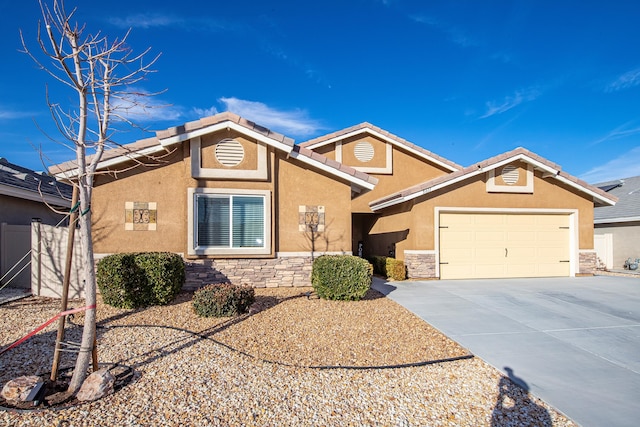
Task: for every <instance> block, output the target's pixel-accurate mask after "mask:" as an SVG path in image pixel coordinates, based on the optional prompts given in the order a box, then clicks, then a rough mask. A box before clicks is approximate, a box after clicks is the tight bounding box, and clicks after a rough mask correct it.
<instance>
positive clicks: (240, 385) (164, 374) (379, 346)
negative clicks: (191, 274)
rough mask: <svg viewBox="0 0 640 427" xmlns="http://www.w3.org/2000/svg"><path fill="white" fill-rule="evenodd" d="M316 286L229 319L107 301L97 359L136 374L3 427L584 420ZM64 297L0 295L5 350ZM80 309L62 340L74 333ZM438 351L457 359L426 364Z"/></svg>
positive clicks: (35, 360)
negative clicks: (326, 296) (106, 391)
mask: <svg viewBox="0 0 640 427" xmlns="http://www.w3.org/2000/svg"><path fill="white" fill-rule="evenodd" d="M310 291H311V289H310V288H308V289H307V288H276V289H257V290H256V304H255V305H254V306H253V307H252V309H251V312H250V313H249V314H248V315H244V316H241V317H237V318H222V319H211V318H200V317H198V316H196V315H195V314H194V313H193V311H192V309H191V304H190V302H191V296H192V294H189V293H182V294H180V295H179V297H178V298H177V299H176V301H174V303H172V304H171V305H169V306H165V307H151V308H147V309H141V310H120V309H115V308H112V307H109V306H105V305H103V304H101V303H99V304H98V319H99V324H98V354H99V359H100V361H101V362H119V363H121V364H124V365H128V366H130V367H132V368H134V370H135V379H134V381H133V382H132V383H130V384H128V385H127V386H125V387H124V388H123V389H121V390H119V391H118V392H116V393H114V394H112V395H110V396H107V397H105V398H102V399H100V400H98V401H95V402H92V403H85V404H81V405H78V406H75V407H72V408H67V409H44V410H39V411H29V412H18V411H15V410H3V411H1V412H0V425H7V426H43V425H44V426H551V425H553V426H576V424H574V423H573V422H572V421H571V420H569V419H567V418H566V417H564V416H563V415H562V414H560V413H559V412H557V411H556V410H554V409H553V408H552V407H550V406H548V405H547V404H545V403H544V402H542V401H540V400H539V399H536V398H535V397H533V396H530V395H528V394H527V393H526V392H524V391H523V390H521V389H520V388H518V387H517V386H515V385H513V384H512V383H511V382H510V381H509V380H508V379H507V378H505V377H503V376H502V375H501V374H500V373H499V372H498V371H497V370H495V369H494V368H492V367H491V366H489V365H487V364H486V363H485V362H483V361H482V360H480V359H479V358H475V357H471V358H465V356H469V353H468V351H467V350H466V349H464V348H462V347H460V346H459V345H457V344H456V343H455V342H453V341H451V340H449V339H448V338H447V337H445V336H443V335H442V334H441V333H439V332H438V331H437V330H435V329H434V328H432V327H431V326H430V325H428V324H427V323H425V322H423V321H422V320H421V319H419V318H417V317H416V316H414V315H413V314H412V313H410V312H408V311H407V310H405V309H404V308H402V307H401V306H399V305H397V304H396V303H395V302H393V301H391V300H389V299H387V298H384V297H383V296H382V295H380V294H378V293H377V292H375V291H370V292H369V294H368V295H367V298H366V299H365V300H363V301H358V302H342V301H325V300H320V299H317V298H316V297H314V296H313V295H311V296H310V297H309V296H308V295H309V293H310ZM58 305H59V302H58V301H55V300H49V299H45V298H37V297H31V298H27V299H23V300H20V301H14V302H11V303H8V304H5V305H2V306H0V317H1V318H2V320H3V322H2V326H0V348H4V347H5V346H6V345H8V344H10V343H12V342H13V341H15V340H16V339H18V338H20V337H22V336H23V335H24V334H26V333H27V332H29V331H30V330H32V329H33V328H35V327H36V326H38V325H39V324H41V323H43V322H44V321H46V320H47V319H49V318H51V317H53V316H54V315H55V314H56V313H57V312H58V309H59V307H58ZM81 305H83V302H82V301H74V302H73V303H72V304H70V306H72V307H75V306H81ZM82 320H83V319H82V316H78V315H76V317H75V318H74V319H72V321H71V322H69V324H68V327H67V339H69V340H71V341H74V340H75V341H79V337H80V328H79V327H77V326H74V324H82ZM55 330H56V324H55V323H54V324H53V325H51V326H50V327H48V328H46V329H45V330H43V331H41V332H40V333H39V334H38V335H37V336H35V337H33V338H32V339H30V340H29V341H27V342H25V343H24V344H22V345H21V346H20V347H19V348H17V349H13V350H10V351H9V352H7V353H5V354H3V355H2V356H0V385H3V384H5V383H6V382H7V381H9V380H10V379H12V378H15V377H17V376H20V375H31V374H36V375H40V374H43V373H46V372H48V371H50V368H51V366H50V365H51V358H52V353H53V344H54V341H55ZM443 359H457V360H454V361H448V362H441V363H429V362H432V361H438V360H443ZM62 364H63V366H64V365H65V364H66V365H71V360H70V359H69V356H68V355H65V357H64V358H63V361H62Z"/></svg>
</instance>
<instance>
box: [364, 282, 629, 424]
mask: <svg viewBox="0 0 640 427" xmlns="http://www.w3.org/2000/svg"><path fill="white" fill-rule="evenodd" d="M374 288H375V289H377V290H378V291H380V292H382V293H384V294H385V295H387V296H388V297H389V298H391V299H393V300H394V301H396V302H398V303H399V304H401V305H403V306H404V307H406V308H407V309H409V310H410V311H412V312H413V313H415V314H417V315H418V316H420V317H421V318H423V319H424V320H425V321H427V322H428V323H429V324H431V325H432V326H434V327H436V328H437V329H439V330H440V331H442V332H443V333H445V334H446V335H447V336H449V337H450V338H452V339H453V340H455V341H457V342H458V343H460V344H461V345H462V346H464V347H466V348H467V349H469V350H470V351H471V352H472V353H473V354H475V355H476V356H478V357H480V358H482V359H483V360H485V361H486V362H488V363H489V364H491V365H493V366H494V367H496V368H498V369H500V370H501V371H502V372H503V373H505V374H506V373H507V369H506V368H508V369H509V370H512V372H513V374H514V375H515V376H516V377H518V378H519V379H520V380H519V381H520V382H521V383H522V385H524V386H526V387H528V389H529V391H530V392H531V393H533V394H534V395H536V396H538V397H540V398H541V399H543V400H544V401H546V402H547V403H549V404H551V405H553V406H554V407H555V408H557V409H558V410H560V411H561V412H563V413H564V414H566V415H567V416H568V417H570V418H571V419H573V420H574V421H576V422H577V423H579V424H581V425H583V426H584V427H592V426H593V427H596V426H637V425H638V423H640V279H638V278H628V277H609V276H595V277H576V278H545V279H501V280H473V281H472V280H455V281H454V280H449V281H424V282H409V281H407V282H385V281H383V280H381V279H375V280H374Z"/></svg>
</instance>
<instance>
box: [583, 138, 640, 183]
mask: <svg viewBox="0 0 640 427" xmlns="http://www.w3.org/2000/svg"><path fill="white" fill-rule="evenodd" d="M639 175H640V147H636V148H634V149H632V150H630V151H627V152H626V153H623V154H621V155H620V156H618V157H616V158H615V159H612V160H609V161H608V162H607V163H605V164H603V165H602V166H597V167H595V168H593V169H591V170H589V171H587V172H585V173H584V174H582V175H580V179H582V180H584V181H586V182H588V183H590V184H597V183H599V182H607V181H613V180H616V179H622V178H629V177H632V176H639Z"/></svg>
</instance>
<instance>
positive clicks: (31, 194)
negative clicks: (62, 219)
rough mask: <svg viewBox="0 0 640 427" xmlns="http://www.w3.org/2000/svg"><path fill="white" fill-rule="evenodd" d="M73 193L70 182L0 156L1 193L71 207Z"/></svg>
mask: <svg viewBox="0 0 640 427" xmlns="http://www.w3.org/2000/svg"><path fill="white" fill-rule="evenodd" d="M72 193H73V187H72V186H71V185H69V184H65V183H63V182H59V181H57V180H56V179H55V178H53V177H51V176H49V175H46V174H44V173H39V172H35V171H33V170H31V169H27V168H24V167H22V166H18V165H16V164H13V163H9V161H8V160H7V159H5V158H0V195H4V196H11V197H16V198H19V199H24V200H31V201H35V202H41V203H42V202H43V201H44V202H47V203H49V204H52V205H56V206H65V207H70V206H71V195H72Z"/></svg>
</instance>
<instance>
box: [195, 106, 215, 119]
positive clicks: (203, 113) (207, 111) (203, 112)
mask: <svg viewBox="0 0 640 427" xmlns="http://www.w3.org/2000/svg"><path fill="white" fill-rule="evenodd" d="M193 112H194V113H196V114H197V115H198V117H199V118H202V117H209V116H215V115H216V114H218V109H217V108H216V107H210V108H194V109H193Z"/></svg>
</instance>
